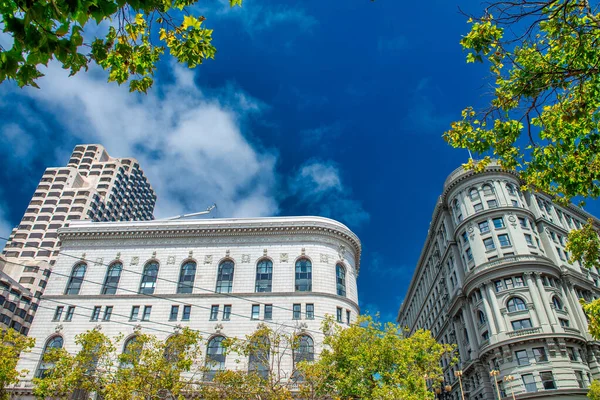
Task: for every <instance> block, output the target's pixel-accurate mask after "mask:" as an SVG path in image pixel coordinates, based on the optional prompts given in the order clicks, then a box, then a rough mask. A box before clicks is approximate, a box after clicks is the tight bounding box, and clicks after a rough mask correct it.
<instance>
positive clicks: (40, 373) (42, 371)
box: [35, 336, 63, 378]
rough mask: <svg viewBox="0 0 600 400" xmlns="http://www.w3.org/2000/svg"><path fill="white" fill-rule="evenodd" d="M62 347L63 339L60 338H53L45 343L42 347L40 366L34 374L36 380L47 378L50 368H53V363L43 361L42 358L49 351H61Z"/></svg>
mask: <svg viewBox="0 0 600 400" xmlns="http://www.w3.org/2000/svg"><path fill="white" fill-rule="evenodd" d="M62 347H63V338H62V336H53V337H51V338H50V339H48V341H47V342H46V345H45V346H44V351H43V352H42V359H41V360H40V365H39V366H38V369H37V371H36V373H35V377H36V378H44V377H45V376H47V375H48V374H49V373H50V371H52V368H54V363H53V362H49V361H44V356H45V355H46V353H47V352H48V351H50V350H51V349H62Z"/></svg>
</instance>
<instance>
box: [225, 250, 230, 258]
mask: <svg viewBox="0 0 600 400" xmlns="http://www.w3.org/2000/svg"><path fill="white" fill-rule="evenodd" d="M230 255H231V251H230V250H229V249H227V250H225V257H230Z"/></svg>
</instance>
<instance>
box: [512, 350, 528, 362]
mask: <svg viewBox="0 0 600 400" xmlns="http://www.w3.org/2000/svg"><path fill="white" fill-rule="evenodd" d="M515 358H516V359H517V364H519V365H529V356H528V355H527V350H518V351H515Z"/></svg>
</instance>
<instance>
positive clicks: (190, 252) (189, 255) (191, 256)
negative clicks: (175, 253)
mask: <svg viewBox="0 0 600 400" xmlns="http://www.w3.org/2000/svg"><path fill="white" fill-rule="evenodd" d="M188 257H189V258H193V257H194V250H190V251H189V252H188Z"/></svg>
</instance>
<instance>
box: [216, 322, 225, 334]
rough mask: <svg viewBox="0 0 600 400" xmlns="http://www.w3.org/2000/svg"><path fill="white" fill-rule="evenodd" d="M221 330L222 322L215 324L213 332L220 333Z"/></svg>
mask: <svg viewBox="0 0 600 400" xmlns="http://www.w3.org/2000/svg"><path fill="white" fill-rule="evenodd" d="M222 330H223V324H216V325H215V332H217V333H221V331H222Z"/></svg>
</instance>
